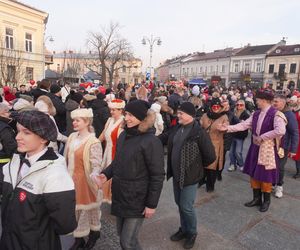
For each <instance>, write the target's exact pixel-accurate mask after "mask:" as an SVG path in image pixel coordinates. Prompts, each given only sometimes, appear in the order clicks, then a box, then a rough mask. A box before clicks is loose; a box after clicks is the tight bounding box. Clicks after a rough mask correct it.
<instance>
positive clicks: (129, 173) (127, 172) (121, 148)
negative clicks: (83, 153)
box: [96, 100, 165, 249]
mask: <svg viewBox="0 0 300 250" xmlns="http://www.w3.org/2000/svg"><path fill="white" fill-rule="evenodd" d="M149 107H150V106H149V104H148V103H147V102H145V101H142V100H135V101H131V102H129V103H128V104H127V105H126V106H125V122H126V126H125V128H124V132H122V133H121V134H120V136H119V138H118V141H117V152H116V155H115V158H114V160H113V162H112V163H111V165H110V166H108V168H106V169H105V170H104V171H103V173H102V174H100V176H99V178H98V180H99V181H98V182H97V179H96V182H97V184H98V186H99V187H100V186H101V185H102V183H104V182H105V181H106V180H107V179H110V178H113V181H112V206H111V213H112V214H113V215H115V216H117V229H118V234H119V235H120V243H121V247H122V249H141V248H140V246H139V243H138V234H139V231H140V228H141V226H142V223H143V220H144V218H150V217H152V216H153V214H154V213H155V209H156V207H157V204H158V200H159V197H160V193H161V190H162V187H163V181H164V176H165V171H164V152H163V147H162V144H161V142H160V141H159V139H158V138H157V137H155V129H153V124H154V121H155V114H154V113H148V114H147V112H148V109H149Z"/></svg>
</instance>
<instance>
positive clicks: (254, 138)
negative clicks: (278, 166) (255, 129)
mask: <svg viewBox="0 0 300 250" xmlns="http://www.w3.org/2000/svg"><path fill="white" fill-rule="evenodd" d="M262 141H263V140H262V139H261V137H260V136H256V135H253V143H254V144H256V145H260V144H261V143H262Z"/></svg>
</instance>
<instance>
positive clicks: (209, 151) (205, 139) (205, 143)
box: [198, 129, 216, 167]
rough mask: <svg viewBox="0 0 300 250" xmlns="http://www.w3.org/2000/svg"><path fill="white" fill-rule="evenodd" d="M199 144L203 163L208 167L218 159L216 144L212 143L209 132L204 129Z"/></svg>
mask: <svg viewBox="0 0 300 250" xmlns="http://www.w3.org/2000/svg"><path fill="white" fill-rule="evenodd" d="M198 146H199V150H200V152H201V155H202V164H203V166H204V167H207V166H208V165H210V164H212V163H213V162H214V161H215V160H216V153H215V148H214V145H213V144H212V142H211V139H210V137H209V135H208V133H207V132H206V131H205V130H204V129H202V131H201V137H200V139H199V141H198Z"/></svg>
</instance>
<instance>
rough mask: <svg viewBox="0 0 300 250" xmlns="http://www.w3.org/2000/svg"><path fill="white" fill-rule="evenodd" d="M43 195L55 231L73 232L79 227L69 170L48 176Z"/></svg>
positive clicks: (61, 232)
mask: <svg viewBox="0 0 300 250" xmlns="http://www.w3.org/2000/svg"><path fill="white" fill-rule="evenodd" d="M43 196H44V202H45V206H46V208H47V211H48V214H49V217H50V223H51V224H52V225H53V228H54V230H55V232H56V233H57V234H59V235H62V234H68V233H71V232H73V231H74V230H75V229H76V227H77V222H76V217H75V206H76V202H75V190H74V183H73V181H72V179H71V177H70V176H69V174H68V172H67V170H64V171H56V173H54V174H53V175H51V176H48V178H47V182H46V185H45V188H44V194H43Z"/></svg>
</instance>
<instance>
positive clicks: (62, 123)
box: [48, 93, 66, 133]
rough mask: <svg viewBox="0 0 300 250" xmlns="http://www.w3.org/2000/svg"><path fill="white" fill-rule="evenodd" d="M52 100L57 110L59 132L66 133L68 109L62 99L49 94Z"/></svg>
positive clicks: (56, 120) (56, 118) (56, 117)
mask: <svg viewBox="0 0 300 250" xmlns="http://www.w3.org/2000/svg"><path fill="white" fill-rule="evenodd" d="M48 96H49V98H50V99H51V101H52V103H53V105H54V107H55V109H56V115H55V116H54V119H55V122H56V125H57V127H58V130H59V132H61V133H63V132H65V131H66V108H65V104H64V103H63V102H62V100H61V98H60V97H59V96H57V95H54V94H53V93H49V94H48Z"/></svg>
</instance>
